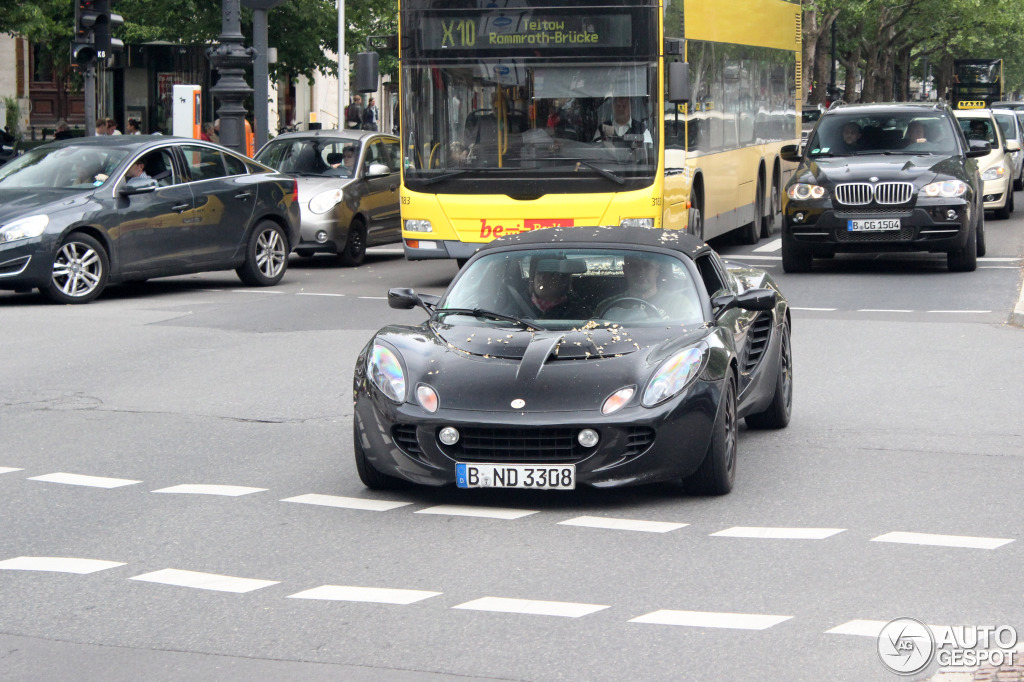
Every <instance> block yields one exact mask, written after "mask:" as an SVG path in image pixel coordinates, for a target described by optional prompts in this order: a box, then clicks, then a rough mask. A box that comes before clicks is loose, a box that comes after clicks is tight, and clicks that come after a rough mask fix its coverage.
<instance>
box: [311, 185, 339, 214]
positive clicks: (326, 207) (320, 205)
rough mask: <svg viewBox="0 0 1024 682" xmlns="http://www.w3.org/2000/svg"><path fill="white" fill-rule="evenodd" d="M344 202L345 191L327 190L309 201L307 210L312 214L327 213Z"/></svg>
mask: <svg viewBox="0 0 1024 682" xmlns="http://www.w3.org/2000/svg"><path fill="white" fill-rule="evenodd" d="M344 200H345V190H341V189H329V190H327V191H326V192H320V193H319V194H317V195H316V196H315V197H313V198H312V199H310V200H309V210H310V211H311V212H313V213H327V212H328V211H330V210H331V209H332V208H334V207H335V206H337V205H338V204H340V203H341V202H342V201H344Z"/></svg>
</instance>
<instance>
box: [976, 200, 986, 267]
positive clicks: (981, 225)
mask: <svg viewBox="0 0 1024 682" xmlns="http://www.w3.org/2000/svg"><path fill="white" fill-rule="evenodd" d="M977 230H978V257H979V258H981V257H982V256H984V255H985V251H986V248H985V212H984V211H982V212H981V213H980V214H979V215H978V228H977Z"/></svg>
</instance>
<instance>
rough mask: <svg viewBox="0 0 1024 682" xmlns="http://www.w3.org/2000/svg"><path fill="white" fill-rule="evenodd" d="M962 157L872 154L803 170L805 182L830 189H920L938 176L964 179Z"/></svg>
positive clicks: (814, 164)
mask: <svg viewBox="0 0 1024 682" xmlns="http://www.w3.org/2000/svg"><path fill="white" fill-rule="evenodd" d="M960 168H961V161H960V159H959V157H950V156H939V155H934V154H933V155H924V154H918V155H908V154H892V155H886V154H872V155H870V156H841V157H835V158H829V157H825V158H817V159H814V160H812V161H810V162H808V163H807V165H806V166H805V167H804V168H803V171H804V174H805V175H806V176H809V177H805V179H803V180H802V181H803V182H808V181H810V182H814V183H815V184H819V185H823V186H829V185H836V184H840V183H845V182H872V178H877V179H876V180H874V182H878V181H879V180H881V181H883V182H886V181H902V182H912V183H914V186H915V187H916V188H918V189H920V188H921V187H923V186H925V185H927V184H928V183H930V182H934V181H935V180H936V178H938V177H939V176H948V177H955V178H962V176H963V171H962V170H959V169H960Z"/></svg>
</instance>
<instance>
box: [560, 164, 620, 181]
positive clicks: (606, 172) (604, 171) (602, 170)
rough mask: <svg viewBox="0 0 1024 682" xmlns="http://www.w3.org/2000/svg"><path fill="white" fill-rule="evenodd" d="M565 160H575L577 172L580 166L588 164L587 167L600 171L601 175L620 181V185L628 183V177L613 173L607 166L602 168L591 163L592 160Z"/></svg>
mask: <svg viewBox="0 0 1024 682" xmlns="http://www.w3.org/2000/svg"><path fill="white" fill-rule="evenodd" d="M565 161H575V162H576V172H578V171H579V169H580V166H586V167H587V168H590V169H591V170H594V171H597V172H598V173H600V174H601V175H603V176H604V177H606V178H608V179H609V180H611V181H613V182H615V183H618V184H620V185H625V184H626V179H625V178H623V177H621V176H619V175H616V174H615V173H612V172H611V171H610V170H607V169H605V168H601V167H600V166H598V165H597V164H594V163H591V162H590V161H587V160H586V159H565Z"/></svg>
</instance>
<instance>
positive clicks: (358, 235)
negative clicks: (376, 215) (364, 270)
mask: <svg viewBox="0 0 1024 682" xmlns="http://www.w3.org/2000/svg"><path fill="white" fill-rule="evenodd" d="M365 258H366V226H365V225H363V221H362V220H359V219H358V218H356V219H355V220H353V221H352V224H351V225H349V226H348V236H346V237H345V248H344V249H343V250H342V252H341V253H339V254H338V259H339V260H340V261H341V264H342V265H344V266H346V267H350V268H354V267H356V266H357V265H362V263H363V259H365Z"/></svg>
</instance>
